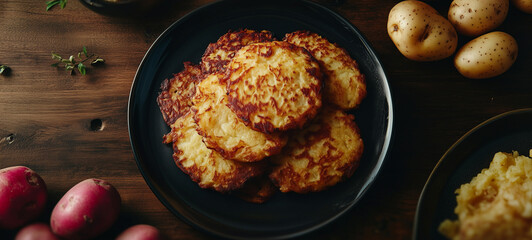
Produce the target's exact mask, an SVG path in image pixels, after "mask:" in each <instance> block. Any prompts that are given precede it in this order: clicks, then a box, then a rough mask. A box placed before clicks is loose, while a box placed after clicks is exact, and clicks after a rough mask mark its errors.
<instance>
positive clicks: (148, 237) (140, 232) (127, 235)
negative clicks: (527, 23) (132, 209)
mask: <svg viewBox="0 0 532 240" xmlns="http://www.w3.org/2000/svg"><path fill="white" fill-rule="evenodd" d="M161 239H162V237H161V233H160V232H159V230H158V229H157V228H155V227H153V226H150V225H146V224H138V225H135V226H132V227H130V228H128V229H126V230H124V231H123V232H122V233H120V235H118V237H117V238H116V240H161Z"/></svg>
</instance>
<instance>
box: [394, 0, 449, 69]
mask: <svg viewBox="0 0 532 240" xmlns="http://www.w3.org/2000/svg"><path fill="white" fill-rule="evenodd" d="M388 35H389V36H390V38H391V39H392V41H393V43H394V44H395V46H396V47H397V49H399V51H400V52H401V53H402V54H403V55H404V56H405V57H407V58H408V59H410V60H414V61H436V60H440V59H444V58H446V57H449V56H451V55H452V54H453V53H454V51H455V50H456V46H457V42H458V37H457V35H456V31H455V30H454V27H453V26H452V25H451V23H450V22H449V21H448V20H447V19H446V18H444V17H443V16H441V15H440V14H439V13H438V12H437V11H436V10H435V9H434V8H432V7H431V6H429V5H428V4H426V3H424V2H420V1H403V2H400V3H398V4H397V5H395V6H394V7H393V8H392V10H390V14H389V15H388Z"/></svg>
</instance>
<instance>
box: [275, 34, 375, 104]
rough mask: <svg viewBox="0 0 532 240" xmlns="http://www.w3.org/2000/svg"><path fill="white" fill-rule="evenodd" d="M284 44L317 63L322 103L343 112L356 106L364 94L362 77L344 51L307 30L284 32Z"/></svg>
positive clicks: (365, 92) (356, 64)
mask: <svg viewBox="0 0 532 240" xmlns="http://www.w3.org/2000/svg"><path fill="white" fill-rule="evenodd" d="M284 41H287V42H290V43H292V44H295V45H297V46H301V47H304V48H305V49H307V50H308V51H309V52H310V53H311V54H312V56H313V57H314V58H316V59H317V60H318V62H319V63H320V66H321V68H322V71H323V72H324V75H325V79H324V82H325V88H324V91H323V97H324V101H328V102H331V103H333V104H335V105H337V106H338V107H340V108H342V109H344V110H347V109H352V108H356V107H358V106H359V105H360V103H361V102H362V100H363V99H364V98H365V97H366V94H367V90H366V80H365V75H364V74H362V73H361V71H360V68H359V65H358V63H357V61H356V60H355V59H353V58H351V56H350V55H349V53H348V52H347V51H346V50H345V49H344V48H342V47H340V46H338V45H337V44H336V43H331V42H330V41H329V40H327V39H326V38H324V37H322V36H320V35H318V34H317V33H313V32H310V31H295V32H292V33H288V34H286V35H285V37H284Z"/></svg>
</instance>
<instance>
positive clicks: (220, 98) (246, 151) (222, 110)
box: [192, 74, 286, 162]
mask: <svg viewBox="0 0 532 240" xmlns="http://www.w3.org/2000/svg"><path fill="white" fill-rule="evenodd" d="M193 102H194V106H193V107H192V109H193V111H194V112H195V115H194V120H195V121H196V124H197V125H198V128H197V129H198V133H199V134H200V135H202V136H203V141H204V142H205V145H207V147H209V148H212V149H214V150H216V151H217V152H218V153H220V154H221V155H222V156H223V157H225V158H228V159H232V160H237V161H242V162H255V161H259V160H262V159H263V158H265V157H267V156H270V155H273V154H277V153H279V152H280V151H281V149H282V147H283V146H284V145H285V144H286V137H285V136H284V135H283V134H280V133H273V134H267V133H263V132H259V131H256V130H253V129H251V128H250V127H248V126H246V125H245V124H244V123H243V122H242V121H241V120H240V119H239V118H238V117H237V115H236V114H235V113H233V111H231V109H229V107H227V95H226V87H225V85H224V84H222V83H221V82H220V81H219V77H218V75H217V74H211V75H209V76H208V77H206V78H205V79H204V80H203V81H202V82H201V83H199V84H198V85H197V88H196V95H195V96H194V99H193Z"/></svg>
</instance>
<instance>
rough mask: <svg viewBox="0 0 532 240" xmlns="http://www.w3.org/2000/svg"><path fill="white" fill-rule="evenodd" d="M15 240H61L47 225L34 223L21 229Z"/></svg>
mask: <svg viewBox="0 0 532 240" xmlns="http://www.w3.org/2000/svg"><path fill="white" fill-rule="evenodd" d="M15 240H59V238H58V237H57V236H56V235H54V233H53V232H52V229H51V228H50V226H48V225H47V224H44V223H34V224H30V225H28V226H26V227H24V228H22V229H20V231H19V232H18V233H17V235H16V236H15Z"/></svg>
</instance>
